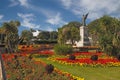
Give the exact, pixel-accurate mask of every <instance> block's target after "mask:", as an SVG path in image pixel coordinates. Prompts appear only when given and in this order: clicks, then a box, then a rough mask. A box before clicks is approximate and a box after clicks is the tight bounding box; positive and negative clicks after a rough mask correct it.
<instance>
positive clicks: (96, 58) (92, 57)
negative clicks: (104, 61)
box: [90, 55, 98, 61]
mask: <svg viewBox="0 0 120 80" xmlns="http://www.w3.org/2000/svg"><path fill="white" fill-rule="evenodd" d="M90 59H91V60H93V61H97V60H98V55H92V56H91V58H90Z"/></svg>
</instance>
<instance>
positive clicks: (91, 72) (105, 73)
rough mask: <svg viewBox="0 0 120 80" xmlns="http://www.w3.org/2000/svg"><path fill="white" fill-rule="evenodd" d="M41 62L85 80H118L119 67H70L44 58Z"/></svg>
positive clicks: (119, 77) (119, 79) (119, 78)
mask: <svg viewBox="0 0 120 80" xmlns="http://www.w3.org/2000/svg"><path fill="white" fill-rule="evenodd" d="M41 60H42V61H44V62H45V63H48V64H53V65H54V66H55V67H56V68H58V69H60V70H62V71H65V72H69V73H71V74H73V75H75V76H79V77H83V78H85V80H120V76H119V74H120V67H107V68H104V67H81V66H77V65H74V66H70V65H64V64H59V63H57V62H53V61H50V60H47V59H46V58H41Z"/></svg>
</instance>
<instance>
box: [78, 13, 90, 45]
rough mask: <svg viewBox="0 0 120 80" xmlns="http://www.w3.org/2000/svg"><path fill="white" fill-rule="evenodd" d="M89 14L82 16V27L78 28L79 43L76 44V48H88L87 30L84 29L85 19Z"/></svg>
mask: <svg viewBox="0 0 120 80" xmlns="http://www.w3.org/2000/svg"><path fill="white" fill-rule="evenodd" d="M88 14H89V13H87V14H85V15H83V17H82V26H80V41H78V42H76V47H83V46H90V41H89V38H88V28H87V27H86V19H87V16H88Z"/></svg>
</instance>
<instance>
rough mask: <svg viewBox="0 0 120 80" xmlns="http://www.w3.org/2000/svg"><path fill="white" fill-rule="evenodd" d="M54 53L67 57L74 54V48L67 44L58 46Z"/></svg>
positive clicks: (55, 47)
mask: <svg viewBox="0 0 120 80" xmlns="http://www.w3.org/2000/svg"><path fill="white" fill-rule="evenodd" d="M54 51H55V53H56V54H59V55H61V54H62V55H66V54H70V53H72V52H73V48H72V46H70V45H65V44H57V45H55V46H54Z"/></svg>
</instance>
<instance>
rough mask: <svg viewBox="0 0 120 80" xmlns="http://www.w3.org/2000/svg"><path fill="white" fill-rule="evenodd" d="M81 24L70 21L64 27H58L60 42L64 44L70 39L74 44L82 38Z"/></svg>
mask: <svg viewBox="0 0 120 80" xmlns="http://www.w3.org/2000/svg"><path fill="white" fill-rule="evenodd" d="M80 26H81V24H80V23H79V22H70V23H68V24H67V25H64V26H63V27H62V28H59V29H58V42H59V43H61V44H63V43H66V42H67V41H70V42H71V44H74V43H75V41H78V40H80V32H79V31H80V30H79V27H80Z"/></svg>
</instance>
